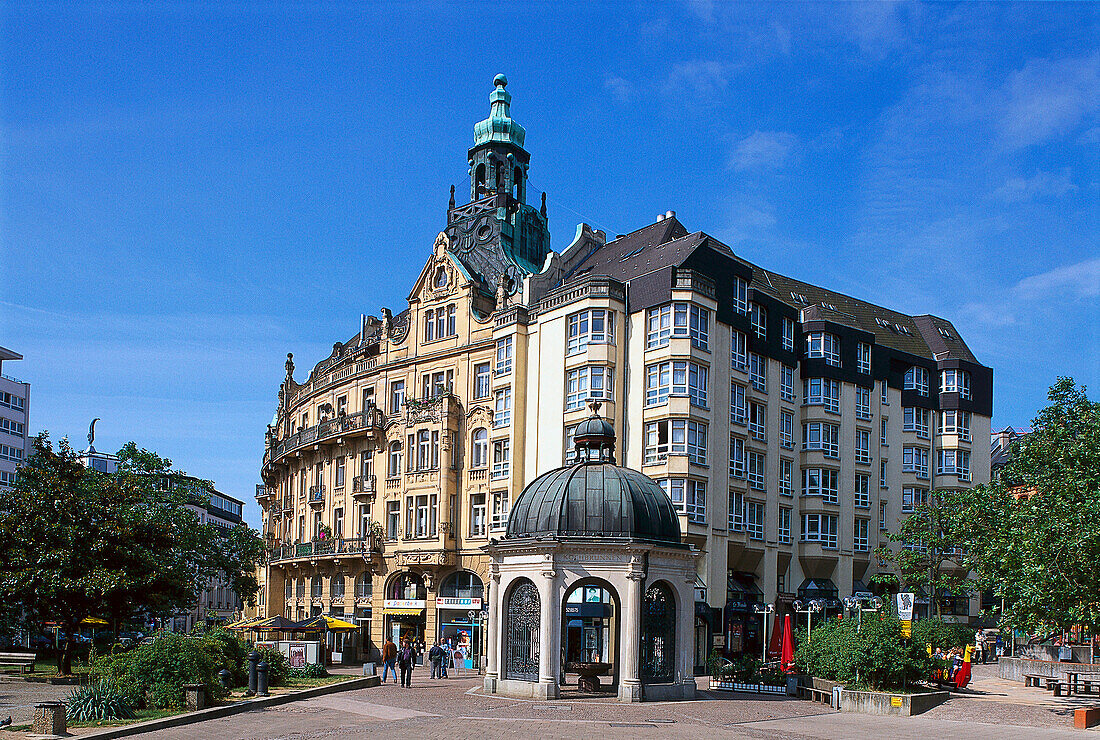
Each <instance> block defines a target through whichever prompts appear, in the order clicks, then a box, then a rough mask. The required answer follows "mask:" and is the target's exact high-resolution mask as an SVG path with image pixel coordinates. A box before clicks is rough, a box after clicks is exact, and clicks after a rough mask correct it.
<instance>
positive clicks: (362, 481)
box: [351, 475, 377, 493]
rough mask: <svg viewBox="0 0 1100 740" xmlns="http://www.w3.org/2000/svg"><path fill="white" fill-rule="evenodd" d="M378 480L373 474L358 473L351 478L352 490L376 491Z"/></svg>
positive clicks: (362, 491) (354, 491)
mask: <svg viewBox="0 0 1100 740" xmlns="http://www.w3.org/2000/svg"><path fill="white" fill-rule="evenodd" d="M376 482H377V481H376V479H375V477H374V476H373V475H357V476H355V477H354V478H352V479H351V492H352V493H374V491H375V485H376Z"/></svg>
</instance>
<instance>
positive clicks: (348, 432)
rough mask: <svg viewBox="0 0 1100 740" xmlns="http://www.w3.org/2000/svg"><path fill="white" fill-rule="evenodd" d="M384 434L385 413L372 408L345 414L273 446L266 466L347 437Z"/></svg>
mask: <svg viewBox="0 0 1100 740" xmlns="http://www.w3.org/2000/svg"><path fill="white" fill-rule="evenodd" d="M381 431H382V412H381V411H379V410H378V409H377V408H374V407H371V408H369V409H367V410H366V411H357V412H356V413H354V414H342V415H340V416H336V417H333V418H331V419H325V420H324V421H322V422H320V423H318V424H315V425H314V426H311V427H307V428H306V429H300V430H298V431H297V432H295V433H294V434H292V435H290V436H289V437H287V438H286V439H284V440H282V441H281V442H277V443H275V444H272V445H271V446H270V447H268V448H267V450H266V451H265V452H264V465H265V466H266V465H271V464H272V463H275V462H278V461H279V460H280V459H281V458H282V457H283V456H285V455H288V454H290V453H292V452H294V451H295V450H299V449H301V448H303V447H305V446H307V445H313V444H326V443H329V442H336V441H338V440H340V439H342V438H345V437H362V436H370V435H375V434H379V433H381Z"/></svg>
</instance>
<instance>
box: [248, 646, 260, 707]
mask: <svg viewBox="0 0 1100 740" xmlns="http://www.w3.org/2000/svg"><path fill="white" fill-rule="evenodd" d="M259 661H260V654H259V653H258V652H256V651H255V650H253V651H252V652H251V653H249V654H248V692H247V694H248V696H255V695H256V663H258V662H259Z"/></svg>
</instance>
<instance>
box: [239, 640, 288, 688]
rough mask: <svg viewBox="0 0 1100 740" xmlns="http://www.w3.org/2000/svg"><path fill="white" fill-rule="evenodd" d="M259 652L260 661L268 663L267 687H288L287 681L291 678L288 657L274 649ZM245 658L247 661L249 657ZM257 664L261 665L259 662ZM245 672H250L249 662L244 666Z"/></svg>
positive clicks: (267, 648)
mask: <svg viewBox="0 0 1100 740" xmlns="http://www.w3.org/2000/svg"><path fill="white" fill-rule="evenodd" d="M257 652H259V654H260V661H263V662H264V663H267V685H268V686H284V685H286V681H287V679H288V678H289V677H290V664H289V663H288V662H287V659H286V656H285V655H283V654H282V653H281V652H279V651H278V650H276V649H275V648H272V647H265V648H260V649H259V650H258V651H257ZM245 657H246V659H247V655H246V656H245ZM257 664H259V661H257ZM244 670H245V671H246V672H247V671H248V664H247V662H246V663H245V664H244Z"/></svg>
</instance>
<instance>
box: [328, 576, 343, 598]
mask: <svg viewBox="0 0 1100 740" xmlns="http://www.w3.org/2000/svg"><path fill="white" fill-rule="evenodd" d="M344 586H345V584H344V577H343V576H333V577H332V584H331V586H330V588H331V590H332V598H334V599H342V598H344Z"/></svg>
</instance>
